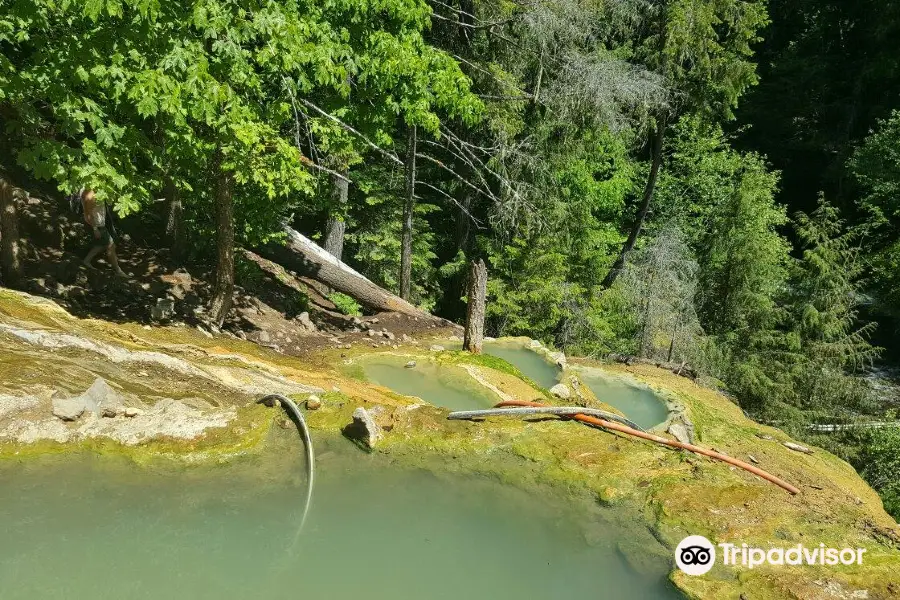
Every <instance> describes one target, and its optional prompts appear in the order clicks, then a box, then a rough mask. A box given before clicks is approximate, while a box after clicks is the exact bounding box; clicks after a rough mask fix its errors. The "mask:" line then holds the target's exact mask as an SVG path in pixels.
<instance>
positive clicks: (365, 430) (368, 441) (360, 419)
mask: <svg viewBox="0 0 900 600" xmlns="http://www.w3.org/2000/svg"><path fill="white" fill-rule="evenodd" d="M345 433H346V434H347V436H348V437H350V438H352V439H355V440H358V441H359V442H361V443H362V444H364V445H365V446H367V447H368V448H374V447H375V444H377V443H378V440H380V439H381V438H382V437H383V435H384V434H383V433H382V432H381V427H379V426H378V423H376V422H375V419H374V418H373V417H372V415H370V414H369V412H368V411H367V410H366V409H365V408H363V407H361V406H360V407H359V408H357V409H356V410H354V411H353V423H351V424H350V425H349V426H348V427H347V428H346V430H345Z"/></svg>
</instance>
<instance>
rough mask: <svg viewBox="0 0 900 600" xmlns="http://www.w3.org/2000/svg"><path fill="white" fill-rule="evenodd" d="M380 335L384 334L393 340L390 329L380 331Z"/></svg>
mask: <svg viewBox="0 0 900 600" xmlns="http://www.w3.org/2000/svg"><path fill="white" fill-rule="evenodd" d="M381 335H382V336H384V337H386V338H387V339H389V340H393V339H394V334H393V333H391V332H390V331H387V330H384V331H382V332H381Z"/></svg>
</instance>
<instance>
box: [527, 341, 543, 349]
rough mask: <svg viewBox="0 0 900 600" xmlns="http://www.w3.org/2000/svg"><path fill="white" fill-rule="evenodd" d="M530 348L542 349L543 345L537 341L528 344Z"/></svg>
mask: <svg viewBox="0 0 900 600" xmlns="http://www.w3.org/2000/svg"><path fill="white" fill-rule="evenodd" d="M528 347H529V348H540V347H541V343H540V342H539V341H537V340H531V341H530V342H528Z"/></svg>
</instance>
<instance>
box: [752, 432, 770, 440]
mask: <svg viewBox="0 0 900 600" xmlns="http://www.w3.org/2000/svg"><path fill="white" fill-rule="evenodd" d="M755 435H756V437H758V438H759V439H761V440H768V441H772V440H774V439H775V438H773V437H772V436H771V435H768V434H765V433H757V434H755Z"/></svg>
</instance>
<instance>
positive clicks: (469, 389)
mask: <svg viewBox="0 0 900 600" xmlns="http://www.w3.org/2000/svg"><path fill="white" fill-rule="evenodd" d="M408 360H409V359H408V358H404V357H399V356H391V355H388V354H381V355H372V356H371V357H366V358H365V359H364V360H362V361H361V363H360V364H361V365H362V369H363V372H364V373H365V376H366V379H368V380H369V381H371V382H373V383H377V384H378V385H383V386H384V387H386V388H390V389H392V390H394V391H395V392H397V393H398V394H403V395H404V396H416V397H418V398H421V399H422V400H424V401H425V402H428V403H429V404H434V405H435V406H442V407H444V408H449V409H450V410H474V409H479V408H490V407H491V406H493V405H494V404H496V403H497V402H499V401H500V398H499V397H498V396H497V395H495V394H494V393H493V392H491V391H489V390H488V389H487V388H485V387H484V386H483V385H481V384H480V383H478V382H477V381H475V380H474V379H472V378H471V377H470V376H469V374H468V373H466V372H465V371H464V370H463V369H462V368H461V367H458V366H455V365H439V364H434V363H431V362H429V361H426V360H420V361H419V362H418V364H417V365H416V366H415V368H412V369H407V368H405V367H404V365H405V364H406V362H407V361H408Z"/></svg>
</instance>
